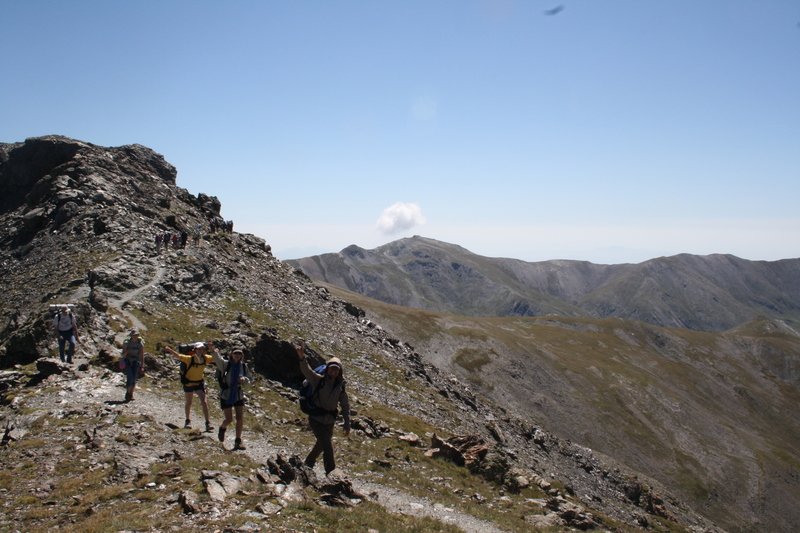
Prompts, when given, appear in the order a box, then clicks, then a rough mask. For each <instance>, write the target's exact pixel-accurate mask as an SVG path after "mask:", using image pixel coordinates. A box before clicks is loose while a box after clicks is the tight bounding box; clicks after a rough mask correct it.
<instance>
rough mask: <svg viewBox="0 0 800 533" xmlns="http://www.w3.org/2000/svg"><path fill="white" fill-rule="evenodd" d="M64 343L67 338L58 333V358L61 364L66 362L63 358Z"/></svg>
mask: <svg viewBox="0 0 800 533" xmlns="http://www.w3.org/2000/svg"><path fill="white" fill-rule="evenodd" d="M66 342H67V338H66V337H64V334H63V333H61V332H60V331H59V332H58V358H59V359H61V362H62V363H63V362H64V361H66V359H65V358H64V345H65V344H66Z"/></svg>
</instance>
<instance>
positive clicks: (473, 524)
mask: <svg viewBox="0 0 800 533" xmlns="http://www.w3.org/2000/svg"><path fill="white" fill-rule="evenodd" d="M81 362H82V361H81V360H77V361H76V367H77V366H78V365H79V364H80V363H81ZM101 372H104V371H103V370H99V369H95V368H91V367H90V369H89V371H88V372H82V371H76V372H75V376H74V379H73V378H69V379H67V380H65V381H64V383H63V389H62V390H61V391H59V392H58V393H56V394H57V395H58V396H60V397H61V398H62V399H61V401H62V402H63V403H68V404H69V405H71V406H72V407H82V408H86V409H88V410H96V409H104V408H105V409H108V408H111V409H115V410H116V409H119V410H124V411H127V412H129V413H131V414H142V415H148V416H150V417H152V419H153V420H155V421H156V422H157V423H159V424H164V425H165V426H166V425H167V424H173V425H179V424H181V423H182V420H183V403H182V401H180V400H179V401H174V400H172V399H170V400H169V401H165V400H164V397H163V395H161V394H159V393H158V392H157V391H154V390H152V389H151V387H149V386H148V384H147V379H145V380H144V381H143V382H140V383H139V385H138V386H137V388H136V395H135V397H136V399H135V400H134V401H133V402H130V403H127V404H123V403H122V402H121V400H122V398H123V396H124V393H125V388H124V377H123V375H122V374H121V373H112V374H110V375H107V376H105V377H101V375H100V374H101ZM38 400H39V401H40V402H47V403H49V404H51V405H52V402H53V400H52V399H51V398H43V397H41V396H40V397H39V398H38ZM56 401H58V400H56ZM211 401H213V400H212V399H209V402H211ZM196 409H197V406H194V407H193V412H194V410H196ZM197 422H198V423H199V422H200V420H199V419H198V420H197ZM214 423H215V424H216V422H214ZM203 435H204V436H206V438H209V439H213V440H216V431H212V432H211V433H203ZM242 438H243V440H244V441H245V442H246V443H247V450H246V451H245V452H244V453H246V454H247V455H248V456H249V457H250V458H252V459H253V460H254V461H256V462H258V463H266V460H267V458H269V457H273V456H275V455H277V454H282V455H283V456H284V457H288V456H291V455H293V454H295V453H297V450H296V448H294V447H291V445H287V446H280V445H276V444H275V443H273V442H271V441H270V440H269V439H268V438H267V437H265V436H264V435H263V434H256V433H251V432H248V431H247V429H246V427H245V432H244V434H243V436H242ZM230 445H231V443H230V442H226V446H228V447H229V446H230ZM163 451H164V452H166V451H169V450H166V449H165V450H163ZM317 475H318V476H320V477H322V476H323V475H324V474H323V472H322V470H321V466H320V465H318V466H317ZM350 480H351V482H352V484H353V487H354V488H355V489H356V490H357V491H358V492H360V493H362V494H365V495H369V497H370V500H371V501H373V502H375V503H377V504H378V505H380V506H382V507H383V508H385V509H386V510H387V511H388V512H391V513H398V514H403V515H408V516H416V517H431V518H435V519H438V520H441V521H442V522H445V523H448V524H451V525H455V526H457V527H459V528H460V529H462V530H463V531H465V532H468V533H501V532H502V530H501V529H499V528H497V527H496V526H495V525H494V524H492V523H490V522H486V521H483V520H480V519H478V518H476V517H474V516H471V515H468V514H465V513H463V512H461V511H459V510H456V509H453V508H451V507H447V506H444V505H442V504H439V503H434V502H431V501H430V500H428V499H427V498H422V497H418V496H414V495H411V494H408V493H406V492H404V491H402V490H398V489H395V488H392V487H387V486H385V485H381V484H379V483H375V482H373V481H366V480H362V479H359V478H358V477H351V478H350Z"/></svg>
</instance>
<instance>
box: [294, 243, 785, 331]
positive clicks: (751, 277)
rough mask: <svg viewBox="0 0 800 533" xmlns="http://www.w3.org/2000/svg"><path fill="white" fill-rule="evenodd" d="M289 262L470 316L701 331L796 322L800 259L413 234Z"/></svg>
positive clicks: (313, 273)
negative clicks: (603, 257) (478, 250)
mask: <svg viewBox="0 0 800 533" xmlns="http://www.w3.org/2000/svg"><path fill="white" fill-rule="evenodd" d="M288 262H289V263H290V264H292V265H294V266H296V267H297V268H299V269H301V270H302V271H303V272H305V273H306V274H307V275H308V276H309V277H310V278H312V279H314V280H317V281H323V282H326V283H330V284H332V285H336V286H338V287H342V288H345V289H347V290H350V291H353V292H357V293H360V294H363V295H365V296H369V297H371V298H375V299H377V300H381V301H383V302H386V303H391V304H397V305H402V306H408V307H417V308H423V309H428V310H432V311H442V312H449V313H458V314H464V315H468V316H541V315H550V314H554V315H561V316H589V317H594V318H608V317H615V318H624V319H630V320H640V321H643V322H648V323H651V324H656V325H660V326H667V327H680V328H687V329H693V330H701V331H723V330H727V329H730V328H733V327H736V326H738V325H740V324H743V323H745V322H748V321H750V320H753V319H755V318H758V317H765V318H779V319H783V320H789V321H797V320H800V259H784V260H780V261H749V260H746V259H741V258H738V257H735V256H733V255H722V254H714V255H707V256H697V255H689V254H681V255H675V256H671V257H659V258H655V259H651V260H649V261H645V262H642V263H638V264H619V265H598V264H594V263H590V262H588V261H573V260H554V261H541V262H526V261H522V260H518V259H508V258H489V257H483V256H480V255H477V254H474V253H472V252H470V251H469V250H466V249H465V248H462V247H461V246H457V245H454V244H449V243H445V242H441V241H437V240H434V239H430V238H425V237H420V236H414V237H411V238H405V239H400V240H397V241H393V242H390V243H388V244H385V245H383V246H379V247H377V248H375V249H373V250H365V249H363V248H360V247H358V246H355V245H351V246H348V247H347V248H345V249H343V250H342V251H341V252H339V253H329V254H322V255H316V256H311V257H306V258H302V259H296V260H292V261H288Z"/></svg>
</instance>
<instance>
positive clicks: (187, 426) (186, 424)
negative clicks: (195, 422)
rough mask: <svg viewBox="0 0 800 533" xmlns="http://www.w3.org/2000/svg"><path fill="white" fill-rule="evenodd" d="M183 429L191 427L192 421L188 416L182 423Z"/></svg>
mask: <svg viewBox="0 0 800 533" xmlns="http://www.w3.org/2000/svg"><path fill="white" fill-rule="evenodd" d="M183 429H192V421H191V420H189V419H188V418H187V419H186V422H184V423H183Z"/></svg>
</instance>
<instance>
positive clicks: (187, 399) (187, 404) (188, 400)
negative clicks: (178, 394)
mask: <svg viewBox="0 0 800 533" xmlns="http://www.w3.org/2000/svg"><path fill="white" fill-rule="evenodd" d="M192 396H194V392H192V391H189V392H185V393H184V404H183V411H184V413H186V421H185V422H184V423H183V427H185V428H190V427H192Z"/></svg>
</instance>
